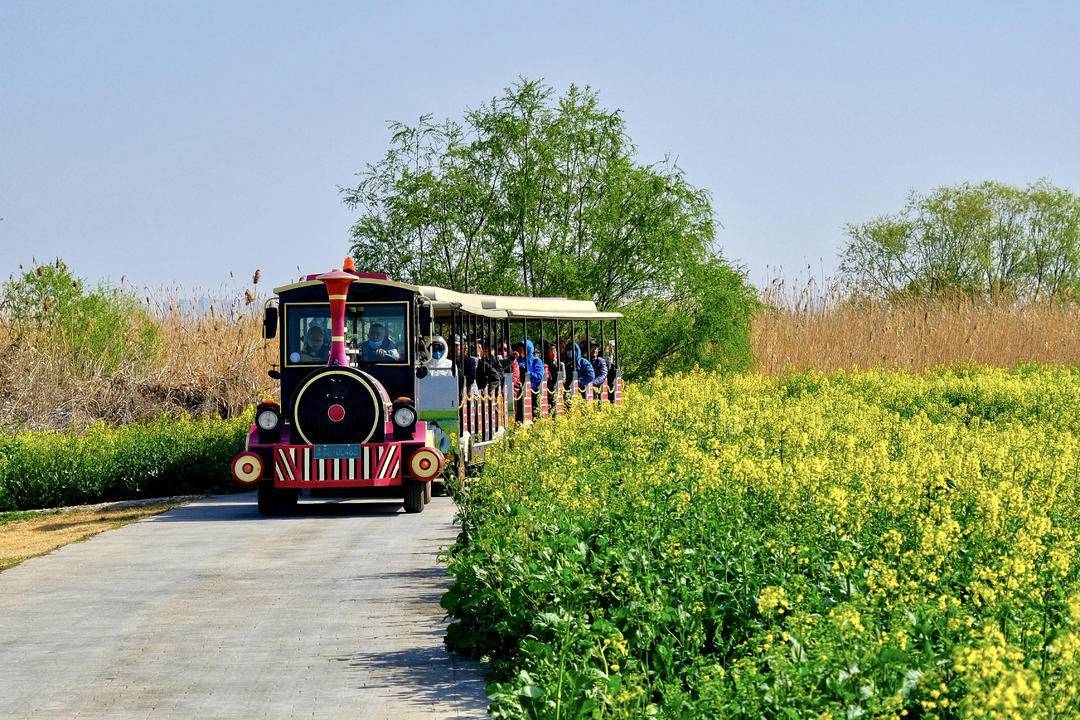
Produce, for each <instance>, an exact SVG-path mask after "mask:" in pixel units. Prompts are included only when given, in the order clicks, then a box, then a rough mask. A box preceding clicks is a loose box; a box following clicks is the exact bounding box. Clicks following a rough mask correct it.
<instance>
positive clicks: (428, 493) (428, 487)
mask: <svg viewBox="0 0 1080 720" xmlns="http://www.w3.org/2000/svg"><path fill="white" fill-rule="evenodd" d="M433 484H434V482H433V481H431V480H429V481H427V482H426V483H424V504H425V505H427V504H428V503H429V502H431V486H432V485H433Z"/></svg>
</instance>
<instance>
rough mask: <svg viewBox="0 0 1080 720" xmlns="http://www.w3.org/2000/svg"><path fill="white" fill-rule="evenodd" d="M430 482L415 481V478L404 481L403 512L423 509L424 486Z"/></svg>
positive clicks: (416, 511) (421, 510)
mask: <svg viewBox="0 0 1080 720" xmlns="http://www.w3.org/2000/svg"><path fill="white" fill-rule="evenodd" d="M425 485H430V483H424V482H417V481H416V480H406V481H405V512H407V513H418V512H423V511H424V486H425Z"/></svg>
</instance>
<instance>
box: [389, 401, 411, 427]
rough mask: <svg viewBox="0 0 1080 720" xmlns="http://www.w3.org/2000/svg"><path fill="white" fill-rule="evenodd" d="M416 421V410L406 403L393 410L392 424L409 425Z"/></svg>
mask: <svg viewBox="0 0 1080 720" xmlns="http://www.w3.org/2000/svg"><path fill="white" fill-rule="evenodd" d="M414 422H416V411H415V410H413V409H412V408H411V407H409V406H408V405H402V406H401V407H399V408H398V409H397V410H395V411H394V424H395V425H397V426H398V427H402V428H403V427H409V426H410V425H412V424H413V423H414Z"/></svg>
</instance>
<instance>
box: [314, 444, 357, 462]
mask: <svg viewBox="0 0 1080 720" xmlns="http://www.w3.org/2000/svg"><path fill="white" fill-rule="evenodd" d="M358 457H360V445H359V443H356V444H347V445H316V446H315V459H316V460H348V459H349V458H358Z"/></svg>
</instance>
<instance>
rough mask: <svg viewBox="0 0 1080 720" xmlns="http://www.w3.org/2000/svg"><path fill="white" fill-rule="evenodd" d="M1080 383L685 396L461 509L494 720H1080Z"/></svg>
mask: <svg viewBox="0 0 1080 720" xmlns="http://www.w3.org/2000/svg"><path fill="white" fill-rule="evenodd" d="M1078 460H1080V369H1076V368H1072V369H1068V368H1065V369H1049V368H1036V367H1026V368H1021V369H1018V370H1016V371H991V370H979V369H960V370H955V371H939V372H935V373H931V374H927V375H923V376H916V375H909V374H904V373H895V372H893V373H889V372H866V373H852V374H834V375H820V374H814V373H806V374H799V375H791V376H786V377H780V378H765V377H762V376H759V375H735V376H729V377H726V378H724V377H720V376H716V375H707V374H704V373H693V374H689V375H684V376H678V377H665V378H659V379H656V380H654V381H651V382H649V383H646V384H644V385H641V386H634V387H631V388H629V389H628V392H627V402H626V403H625V404H624V405H622V406H620V407H616V408H608V409H605V410H603V411H601V412H593V411H591V410H589V411H584V412H579V413H577V414H573V415H570V416H568V417H565V418H559V419H557V420H556V421H555V422H550V423H537V424H535V425H533V426H531V427H530V428H527V429H525V430H524V431H523V432H521V433H520V434H518V435H517V436H516V437H515V438H514V442H513V445H512V446H511V445H510V444H506V443H504V444H501V445H499V446H497V447H496V448H494V449H493V450H492V451H491V452H490V454H489V456H488V459H487V464H486V466H485V468H484V470H483V473H482V475H481V476H480V477H479V478H478V479H477V480H475V481H473V482H471V483H470V484H469V485H467V486H466V487H465V488H464V489H463V490H462V492H461V495H460V502H461V508H462V510H461V513H462V515H461V516H462V523H463V531H462V534H461V536H460V538H459V540H458V542H457V543H456V545H455V546H454V548H453V549H452V550H451V552H450V559H449V567H450V572H451V573H452V575H453V576H454V578H455V580H454V584H453V585H452V587H451V589H450V591H449V592H448V593H447V594H446V595H445V597H444V599H443V604H444V606H445V607H446V609H447V610H448V611H449V613H450V614H451V615H452V616H453V617H454V618H455V623H454V624H453V625H452V626H451V627H450V630H449V631H448V638H447V640H448V643H450V644H451V646H452V647H454V648H456V649H458V650H460V651H463V652H467V653H470V654H473V655H477V656H487V657H489V658H490V659H491V661H492V667H493V681H494V682H493V684H492V685H491V686H490V688H489V690H490V696H491V697H492V712H493V714H494V716H495V717H502V718H511V717H512V718H526V717H528V718H556V717H605V718H641V717H667V718H717V717H733V718H761V717H786V718H819V717H832V718H841V717H848V718H851V717H898V716H908V717H976V716H977V717H992V718H1018V717H1048V718H1049V717H1076V716H1077V715H1078V714H1080V693H1078V692H1077V687H1080V468H1078Z"/></svg>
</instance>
